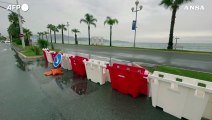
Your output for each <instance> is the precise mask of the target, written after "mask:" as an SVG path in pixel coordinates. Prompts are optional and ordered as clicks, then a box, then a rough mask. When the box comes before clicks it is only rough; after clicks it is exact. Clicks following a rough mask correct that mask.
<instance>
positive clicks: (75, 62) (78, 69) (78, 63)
mask: <svg viewBox="0 0 212 120" xmlns="http://www.w3.org/2000/svg"><path fill="white" fill-rule="evenodd" d="M69 59H70V60H71V66H72V70H73V72H74V73H76V74H78V75H80V76H82V77H84V76H86V71H85V65H84V63H83V61H84V60H86V61H88V58H84V57H81V56H71V57H69Z"/></svg>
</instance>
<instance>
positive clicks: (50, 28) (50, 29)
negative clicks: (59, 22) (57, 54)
mask: <svg viewBox="0 0 212 120" xmlns="http://www.w3.org/2000/svg"><path fill="white" fill-rule="evenodd" d="M47 28H48V29H49V35H50V39H51V43H52V28H53V25H52V24H48V25H47Z"/></svg>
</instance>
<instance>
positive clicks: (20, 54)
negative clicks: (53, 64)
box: [11, 45, 43, 60]
mask: <svg viewBox="0 0 212 120" xmlns="http://www.w3.org/2000/svg"><path fill="white" fill-rule="evenodd" d="M11 47H12V49H13V50H14V51H15V52H16V53H17V54H18V56H19V57H20V58H24V59H27V60H37V59H42V58H43V56H29V57H28V56H26V55H24V54H23V53H21V52H20V51H18V50H16V48H15V47H14V46H13V45H12V46H11Z"/></svg>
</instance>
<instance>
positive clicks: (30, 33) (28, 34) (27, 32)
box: [23, 28, 32, 45]
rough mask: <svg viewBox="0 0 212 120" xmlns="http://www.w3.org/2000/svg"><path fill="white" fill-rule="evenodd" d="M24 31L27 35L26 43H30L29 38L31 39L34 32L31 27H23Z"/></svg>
mask: <svg viewBox="0 0 212 120" xmlns="http://www.w3.org/2000/svg"><path fill="white" fill-rule="evenodd" d="M23 32H24V35H25V36H26V37H25V44H26V45H29V40H30V37H31V36H32V32H31V31H30V30H29V29H26V28H24V29H23Z"/></svg>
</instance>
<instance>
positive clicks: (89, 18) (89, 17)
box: [80, 13, 97, 45]
mask: <svg viewBox="0 0 212 120" xmlns="http://www.w3.org/2000/svg"><path fill="white" fill-rule="evenodd" d="M82 22H84V23H86V24H87V25H88V41H89V45H90V43H91V36H90V25H93V26H94V27H96V23H95V22H97V19H96V18H94V17H93V15H90V14H88V13H87V14H85V18H84V19H81V20H80V23H82Z"/></svg>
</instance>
